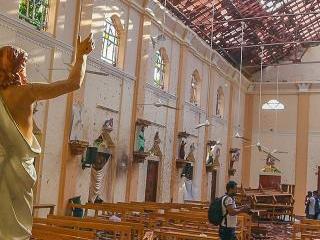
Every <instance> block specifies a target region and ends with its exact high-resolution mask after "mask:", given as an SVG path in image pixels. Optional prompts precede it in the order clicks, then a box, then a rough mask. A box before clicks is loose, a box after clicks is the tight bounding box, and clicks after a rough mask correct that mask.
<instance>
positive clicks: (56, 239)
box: [31, 229, 94, 240]
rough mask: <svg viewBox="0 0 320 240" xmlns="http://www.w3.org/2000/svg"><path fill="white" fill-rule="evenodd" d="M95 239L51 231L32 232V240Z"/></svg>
mask: <svg viewBox="0 0 320 240" xmlns="http://www.w3.org/2000/svg"><path fill="white" fill-rule="evenodd" d="M93 239H94V238H82V237H78V236H71V235H65V234H62V233H55V232H52V231H51V230H50V231H43V230H39V229H35V230H33V231H32V237H31V240H93Z"/></svg>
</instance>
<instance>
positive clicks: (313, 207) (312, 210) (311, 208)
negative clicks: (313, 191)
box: [309, 197, 316, 215]
mask: <svg viewBox="0 0 320 240" xmlns="http://www.w3.org/2000/svg"><path fill="white" fill-rule="evenodd" d="M315 214H316V199H315V198H314V197H310V198H309V215H315Z"/></svg>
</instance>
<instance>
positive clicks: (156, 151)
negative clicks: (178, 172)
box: [149, 132, 162, 160]
mask: <svg viewBox="0 0 320 240" xmlns="http://www.w3.org/2000/svg"><path fill="white" fill-rule="evenodd" d="M160 143H161V140H160V137H159V132H156V134H155V136H154V139H153V145H152V148H151V149H150V150H149V154H150V155H152V156H157V157H159V158H160V160H161V159H162V152H161V148H160Z"/></svg>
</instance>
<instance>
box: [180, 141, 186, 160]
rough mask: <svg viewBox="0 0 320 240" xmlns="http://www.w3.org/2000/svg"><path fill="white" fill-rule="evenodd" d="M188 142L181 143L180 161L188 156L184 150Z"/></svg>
mask: <svg viewBox="0 0 320 240" xmlns="http://www.w3.org/2000/svg"><path fill="white" fill-rule="evenodd" d="M186 144H187V143H186V142H185V141H183V140H182V141H181V144H180V150H179V159H181V160H184V157H185V156H186V152H185V150H184V147H185V146H186Z"/></svg>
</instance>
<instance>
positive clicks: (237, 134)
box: [234, 132, 250, 142]
mask: <svg viewBox="0 0 320 240" xmlns="http://www.w3.org/2000/svg"><path fill="white" fill-rule="evenodd" d="M234 138H237V139H241V140H243V141H245V142H250V139H248V138H245V137H243V136H241V135H240V133H239V132H236V134H235V135H234Z"/></svg>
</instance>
